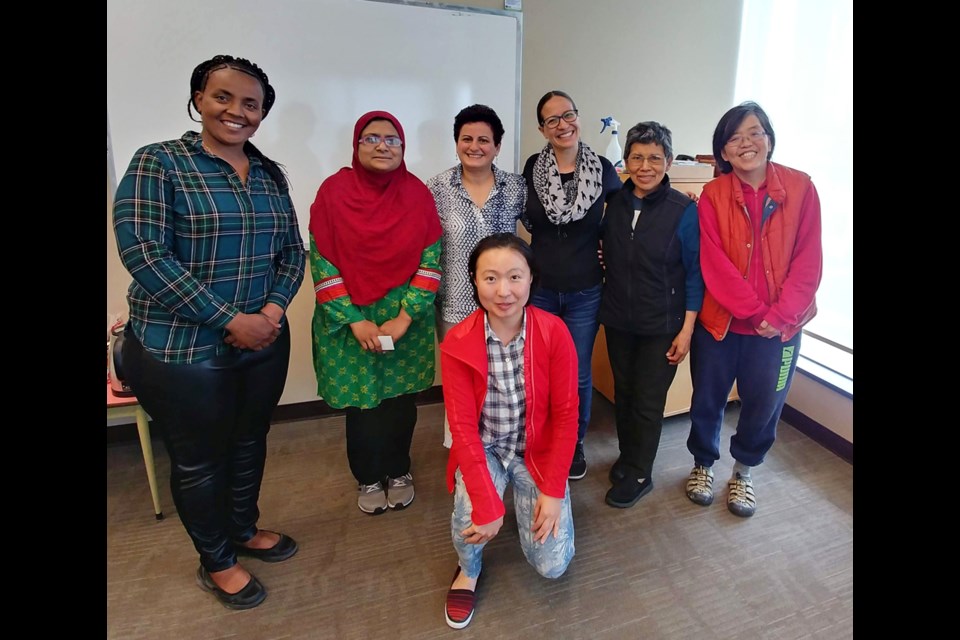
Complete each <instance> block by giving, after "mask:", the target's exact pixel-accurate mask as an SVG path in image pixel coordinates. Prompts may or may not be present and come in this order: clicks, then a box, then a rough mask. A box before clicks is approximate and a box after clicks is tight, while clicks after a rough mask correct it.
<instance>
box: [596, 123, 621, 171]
mask: <svg viewBox="0 0 960 640" xmlns="http://www.w3.org/2000/svg"><path fill="white" fill-rule="evenodd" d="M600 122H602V123H603V129H600V133H603V132H604V131H606V130H607V127H610V128H612V129H613V130H612V131H611V132H610V133H611V136H610V144H608V145H607V150H606V151H605V152H604V154H603V155H605V156H607V160H609V161H610V162H611V164H613V168H614V169H616V170H617V173H623V149H622V148H621V147H620V135H619V134H620V123H619V122H617V121H616V120H614V119H613V116H607V117H606V118H600Z"/></svg>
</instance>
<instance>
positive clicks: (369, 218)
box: [310, 111, 440, 515]
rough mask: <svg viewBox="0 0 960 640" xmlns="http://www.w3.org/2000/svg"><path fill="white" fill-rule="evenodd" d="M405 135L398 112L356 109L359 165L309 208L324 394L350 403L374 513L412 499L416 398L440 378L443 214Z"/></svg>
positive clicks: (361, 473) (367, 506)
mask: <svg viewBox="0 0 960 640" xmlns="http://www.w3.org/2000/svg"><path fill="white" fill-rule="evenodd" d="M405 143H406V140H405V138H404V135H403V127H401V126H400V122H399V121H398V120H397V119H396V118H395V117H394V116H393V115H391V114H389V113H387V112H386V111H371V112H369V113H366V114H364V115H363V116H361V117H360V119H359V120H357V124H356V126H355V127H354V132H353V161H352V166H351V167H344V168H343V169H340V171H338V172H337V173H335V174H334V175H332V176H330V177H329V178H327V179H326V180H325V181H324V182H323V184H322V185H320V189H319V190H318V191H317V197H316V200H315V201H314V203H313V206H311V207H310V269H311V271H312V273H313V281H314V283H315V285H314V291H315V293H316V309H315V310H314V313H313V362H314V368H315V370H316V373H317V393H319V394H320V396H321V397H322V398H323V399H324V400H325V401H326V402H327V404H328V405H330V406H331V407H334V408H338V409H341V408H346V413H347V459H348V461H349V463H350V471H351V472H352V473H353V475H354V477H355V478H356V479H357V483H358V484H359V495H358V498H357V506H358V507H359V508H360V510H361V511H363V512H364V513H368V514H371V515H376V514H379V513H383V512H384V511H386V510H387V509H388V508H391V509H402V508H404V507H406V506H407V505H409V504H410V503H411V502H412V501H413V497H414V489H413V476H412V474H411V473H410V443H411V441H412V439H413V429H414V426H415V425H416V422H417V407H416V404H415V402H414V400H415V397H416V393H417V392H418V391H423V390H425V389H427V388H429V387H430V386H432V385H433V378H434V358H435V356H434V305H433V303H434V296H435V295H436V292H437V288H438V287H439V286H440V263H439V260H440V221H439V220H438V219H437V209H436V206H435V205H434V203H433V197H431V195H430V192H429V191H428V190H427V188H426V187H425V186H424V184H423V183H422V182H421V181H420V180H419V179H418V178H417V177H416V176H414V175H413V174H412V173H409V172H408V171H407V167H406V165H405V164H404V161H403V149H404V145H405Z"/></svg>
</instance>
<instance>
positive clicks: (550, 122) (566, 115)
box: [541, 109, 579, 129]
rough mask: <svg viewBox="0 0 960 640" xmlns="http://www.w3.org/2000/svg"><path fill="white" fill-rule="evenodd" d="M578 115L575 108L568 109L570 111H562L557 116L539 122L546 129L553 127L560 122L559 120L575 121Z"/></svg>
mask: <svg viewBox="0 0 960 640" xmlns="http://www.w3.org/2000/svg"><path fill="white" fill-rule="evenodd" d="M578 116H579V112H578V111H577V110H576V109H570V111H564V112H563V113H561V114H560V115H558V116H550V117H549V118H546V119H545V120H544V121H543V122H542V123H541V124H542V125H543V126H545V127H546V128H547V129H553V128H555V127H556V126H557V125H558V124H560V120H563V121H564V122H575V121H576V119H577V117H578Z"/></svg>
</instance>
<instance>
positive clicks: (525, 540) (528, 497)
mask: <svg viewBox="0 0 960 640" xmlns="http://www.w3.org/2000/svg"><path fill="white" fill-rule="evenodd" d="M486 453H487V469H488V471H489V472H490V477H491V478H493V484H494V486H495V487H496V488H497V494H499V496H500V498H501V499H503V492H504V491H505V490H506V488H507V484H508V483H510V482H513V506H514V509H515V511H516V514H517V529H518V531H519V534H520V548H521V549H523V555H524V557H526V559H527V562H529V563H530V565H531V566H532V567H533V568H534V569H536V570H537V573H539V574H540V575H542V576H543V577H544V578H559V577H560V576H562V575H563V573H564V572H565V571H566V570H567V566H568V565H569V564H570V561H571V560H572V559H573V554H574V551H575V549H574V546H573V512H572V510H571V509H570V485H569V483H568V484H567V489H566V493H565V494H564V496H563V505H562V507H561V509H560V520H559V526H558V528H559V533H558V535H557V537H556V538H554V537H553V533H550V535H548V536H547V540H546V542H544V543H542V544H541V543H540V542H537V541H536V540H534V539H533V535H534V532H533V530H532V527H533V522H534V518H533V514H534V509H535V508H536V505H537V498H538V497H539V496H540V490H539V489H537V485H536V483H535V482H534V481H533V477H532V476H531V475H530V472H529V471H527V467H526V465H525V464H524V462H523V460H522V459H521V458H514V459H513V460H512V461H511V462H510V464H509V465H508V466H507V468H504V467H503V463H501V462H500V459H499V458H497V456H496V455H494V453H493V452H492V451H487V452H486ZM456 477H457V487H456V489H455V491H454V496H453V514H452V515H451V516H450V534H451V536H452V537H453V547H454V549H456V551H457V555H458V556H460V568H461V569H462V570H463V573H464V574H466V576H467V577H468V578H476V577H477V576H479V575H480V568H481V566H482V556H483V548H484V547H485V546H486V545H487V543H486V542H484V543H483V544H469V543H467V542H464V540H463V536H462V535H461V532H462V531H463V530H464V529H466V528H468V527H469V526H470V525H471V524H472V520H471V518H470V516H471V515H472V514H473V504H472V503H471V502H470V496H469V495H468V494H467V487H466V485H465V484H464V483H463V476H462V475H461V474H460V469H457V476H456ZM498 535H503V528H502V527H501V529H500V533H499V534H498Z"/></svg>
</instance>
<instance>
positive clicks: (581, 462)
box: [568, 442, 587, 480]
mask: <svg viewBox="0 0 960 640" xmlns="http://www.w3.org/2000/svg"><path fill="white" fill-rule="evenodd" d="M585 475H587V458H586V457H585V456H584V455H583V443H582V442H578V443H577V448H576V449H575V450H574V452H573V462H571V463H570V475H569V476H568V477H569V478H570V479H571V480H579V479H580V478H582V477H583V476H585Z"/></svg>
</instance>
